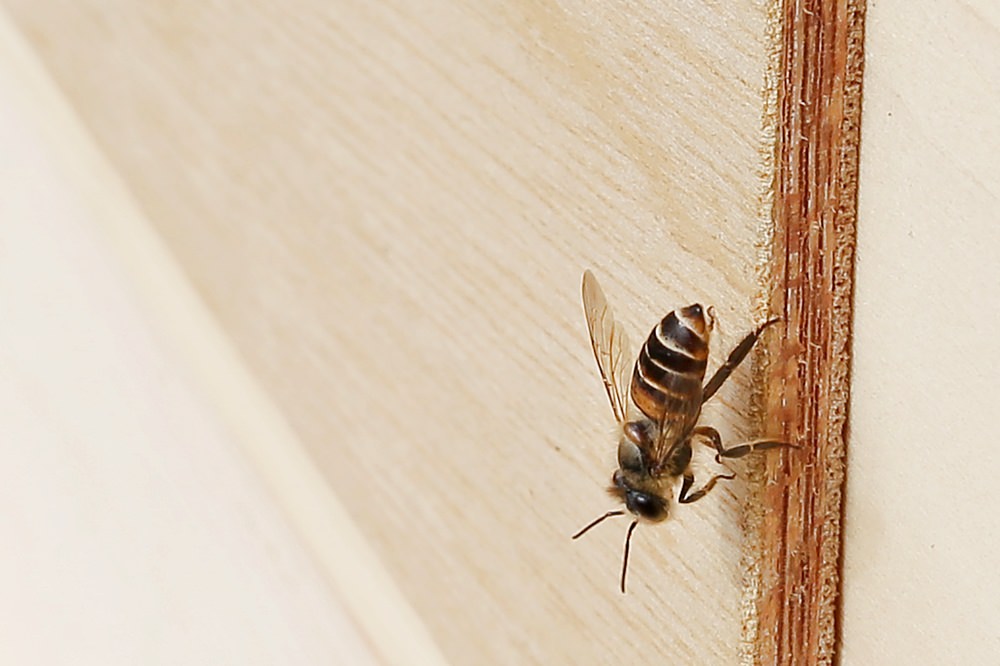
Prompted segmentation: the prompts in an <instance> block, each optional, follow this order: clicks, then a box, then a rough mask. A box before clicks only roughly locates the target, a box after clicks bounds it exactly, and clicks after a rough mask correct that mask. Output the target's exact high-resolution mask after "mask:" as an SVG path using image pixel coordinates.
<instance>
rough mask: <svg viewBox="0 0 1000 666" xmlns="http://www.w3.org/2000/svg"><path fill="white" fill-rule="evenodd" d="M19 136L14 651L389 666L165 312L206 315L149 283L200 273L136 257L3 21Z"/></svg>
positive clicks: (85, 144)
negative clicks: (111, 235) (117, 242)
mask: <svg viewBox="0 0 1000 666" xmlns="http://www.w3.org/2000/svg"><path fill="white" fill-rule="evenodd" d="M0 145H2V146H3V150H2V151H0V220H2V222H0V311H2V312H3V325H2V327H0V432H2V433H3V435H2V436H0V457H2V459H3V463H4V464H3V471H2V474H3V481H2V484H0V497H2V501H0V529H2V533H3V538H4V540H5V543H7V544H8V547H6V548H4V549H3V551H2V553H0V587H2V588H3V590H4V594H3V599H2V601H0V622H2V624H3V627H4V629H3V640H2V641H0V661H2V662H3V663H5V664H49V665H53V666H55V665H59V664H67V665H69V664H123V665H124V664H222V663H240V664H260V665H262V666H263V665H266V664H278V663H280V664H301V665H303V666H307V665H312V664H318V663H350V664H359V665H361V664H377V663H381V662H380V659H379V655H378V653H377V652H376V650H375V649H374V647H373V644H372V643H371V642H368V641H366V640H365V637H364V634H363V633H362V632H361V631H359V628H358V626H357V624H356V620H357V617H356V615H354V614H352V613H350V612H349V604H345V603H344V602H345V599H344V598H343V597H341V596H340V595H339V594H337V593H336V590H335V589H334V588H332V587H331V586H330V585H329V584H328V582H327V576H326V574H325V572H323V571H322V568H321V567H320V566H317V562H316V560H315V559H314V558H313V557H312V555H311V553H310V550H309V548H307V547H305V545H304V544H303V542H302V540H301V539H300V538H299V536H298V534H297V530H296V529H293V528H292V526H291V525H290V524H289V521H288V520H287V518H286V516H285V515H284V514H283V512H282V511H281V510H280V508H279V507H278V506H277V505H276V504H275V502H274V500H273V497H272V496H271V494H270V493H269V492H268V490H267V488H266V484H264V483H262V481H261V476H260V473H259V472H260V469H259V466H258V465H255V464H252V463H251V461H250V460H248V459H247V457H246V456H245V451H244V449H243V444H244V442H243V439H244V438H243V437H242V436H240V435H239V434H238V429H234V428H233V427H232V425H233V424H232V423H231V422H228V420H227V419H226V418H225V417H224V415H223V414H222V413H221V411H220V410H218V409H217V408H216V405H214V404H213V401H212V398H213V397H214V394H215V393H217V392H213V391H206V390H205V388H206V386H205V385H204V383H202V382H200V381H198V380H197V379H196V376H197V374H198V373H196V372H192V368H191V367H190V366H189V365H188V364H187V362H186V361H187V360H188V359H186V358H185V357H184V356H183V355H179V354H177V353H175V352H176V349H175V348H174V347H173V346H172V344H170V343H169V342H167V340H168V339H170V338H172V337H173V336H170V335H165V333H167V331H166V330H165V327H164V326H163V325H162V321H160V320H158V318H157V317H156V316H150V310H151V309H153V310H158V311H160V312H163V311H164V310H167V311H169V312H170V313H171V316H172V317H174V319H175V321H177V322H183V324H182V325H185V326H190V325H192V324H194V322H196V321H198V318H197V317H192V316H191V315H192V312H191V310H190V308H188V309H185V308H175V307H171V308H162V307H160V306H162V303H158V304H157V307H155V308H150V307H149V306H150V305H151V303H150V299H148V298H144V296H148V293H146V292H145V291H144V289H143V288H142V287H140V286H139V281H141V280H146V279H149V278H156V279H159V280H160V282H161V284H165V285H168V289H172V288H177V287H181V286H183V280H179V279H178V278H177V276H176V273H175V274H174V275H173V276H171V275H169V274H168V275H166V276H164V275H161V274H160V273H159V271H157V270H155V269H154V268H153V266H152V265H151V264H150V263H149V262H148V261H147V262H146V263H145V265H144V269H143V270H142V271H135V270H132V269H131V268H130V267H129V266H128V265H127V262H125V263H123V262H121V261H120V259H121V255H120V254H119V253H118V252H117V251H116V248H115V246H114V244H113V243H109V242H108V237H107V236H106V235H105V234H104V231H105V229H106V227H107V225H109V224H113V223H112V222H110V220H111V219H112V218H115V217H116V215H115V214H114V213H113V211H115V210H120V209H121V208H122V207H123V204H125V205H124V207H125V208H126V209H128V206H127V203H128V202H127V197H124V198H123V197H122V195H121V188H120V187H115V186H114V184H113V182H112V183H109V180H108V178H107V175H108V169H107V165H106V164H105V163H104V162H102V160H101V159H100V157H99V155H97V153H96V152H95V151H94V150H93V146H92V145H91V144H89V139H88V138H87V136H86V133H85V132H83V131H82V128H81V127H80V126H79V124H78V123H77V122H76V118H75V115H74V114H73V113H72V112H71V111H70V109H69V107H68V106H67V105H66V104H65V100H64V99H62V98H61V97H60V95H59V94H58V93H57V92H55V90H54V88H53V86H52V83H51V81H50V80H48V79H47V78H46V76H45V74H44V71H43V69H42V68H41V66H40V63H39V62H38V60H37V58H36V57H35V55H34V54H33V53H32V52H31V50H30V49H28V48H26V47H25V44H24V42H23V41H22V40H21V39H20V37H19V36H18V35H17V33H16V32H15V31H13V30H12V27H11V25H10V24H9V22H7V20H6V16H4V15H2V14H0ZM111 180H112V181H113V180H114V178H113V177H112V179H111ZM131 211H132V213H133V214H134V212H135V211H134V208H132V209H131ZM125 219H127V220H129V221H130V222H131V224H132V226H133V227H138V228H146V229H147V230H148V228H149V227H148V225H146V226H145V227H143V224H144V223H142V222H139V223H138V224H136V220H139V219H141V218H139V217H129V216H125ZM135 250H136V248H135V246H134V245H133V246H132V247H131V248H130V252H129V253H128V254H129V255H130V256H133V257H134V256H135V255H136V252H135ZM147 259H148V257H147ZM190 303H194V304H197V300H196V299H192V300H191V301H190ZM196 308H197V305H195V310H196ZM194 337H195V338H196V339H197V340H198V342H199V344H201V345H204V343H205V336H204V335H203V332H202V331H199V332H198V333H197V334H196V335H195V336H194ZM209 346H210V345H209ZM216 356H218V354H216ZM234 393H237V394H238V393H239V392H238V391H237V392H234V391H229V394H230V395H232V394H234ZM244 420H245V418H244ZM258 425H259V422H258ZM272 434H273V433H272ZM325 517H326V518H327V520H329V516H328V515H327V516H325ZM367 566H371V565H370V564H367ZM410 654H413V653H412V652H411V653H410Z"/></svg>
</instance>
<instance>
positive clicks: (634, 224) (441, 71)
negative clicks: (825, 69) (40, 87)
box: [5, 0, 774, 664]
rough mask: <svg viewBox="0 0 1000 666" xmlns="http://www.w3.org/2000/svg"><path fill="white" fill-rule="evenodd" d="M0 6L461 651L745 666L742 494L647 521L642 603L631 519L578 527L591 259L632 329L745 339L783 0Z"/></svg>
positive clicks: (727, 397) (718, 349) (425, 612)
mask: <svg viewBox="0 0 1000 666" xmlns="http://www.w3.org/2000/svg"><path fill="white" fill-rule="evenodd" d="M5 5H6V6H7V7H8V8H9V11H10V12H11V15H12V16H13V17H14V19H15V20H16V21H17V23H18V25H19V26H20V27H21V29H22V30H23V32H24V33H25V34H26V35H27V36H28V37H29V38H30V40H31V41H32V43H33V44H34V46H35V48H36V49H37V50H38V53H39V54H40V57H42V58H43V59H44V61H45V62H46V64H47V65H48V67H49V68H50V70H51V72H52V74H53V76H54V77H55V79H56V80H57V81H59V83H60V85H61V87H62V89H63V90H64V91H65V93H66V95H67V96H68V97H69V99H70V100H71V101H72V103H73V105H74V106H75V108H76V109H77V111H78V113H79V114H80V117H81V118H82V119H83V121H84V122H85V123H86V124H87V126H88V128H89V129H90V131H91V132H92V133H93V134H94V136H95V138H96V140H97V141H98V143H99V144H100V146H101V148H102V149H103V151H104V152H105V153H106V155H107V156H108V158H109V160H110V161H111V162H112V163H113V164H114V165H115V166H116V168H117V169H118V171H119V173H121V174H122V177H123V178H124V179H125V180H126V182H127V184H128V187H129V189H130V190H131V192H132V193H133V194H134V196H135V197H136V199H137V201H138V202H139V204H140V205H141V206H142V209H143V211H144V213H145V214H146V215H147V216H148V219H149V220H150V222H151V224H152V225H153V227H154V229H155V230H156V232H157V233H159V234H160V235H161V236H162V238H163V239H164V241H165V242H166V243H167V245H168V246H169V247H170V249H171V251H172V252H173V253H174V255H175V257H176V259H177V261H178V262H179V263H180V264H181V265H182V266H183V267H184V270H185V272H186V273H187V275H188V276H189V277H190V279H191V280H192V282H193V283H194V285H195V286H196V288H197V290H198V292H199V294H200V295H201V297H202V298H203V299H204V300H205V302H206V303H207V305H208V306H209V308H210V309H211V311H212V313H213V314H214V316H215V317H216V318H217V320H218V321H219V323H220V324H221V326H222V327H223V328H224V330H225V331H226V333H227V335H228V336H229V339H230V340H231V341H232V344H233V345H234V347H235V348H236V349H237V350H238V352H239V353H240V354H241V355H242V357H243V358H244V359H245V360H246V363H247V364H248V366H249V367H250V368H251V369H252V371H253V372H254V374H255V375H256V378H257V380H258V381H260V383H261V384H262V385H263V386H264V387H265V390H266V391H267V393H268V394H269V396H270V397H271V398H272V399H273V400H274V401H275V402H276V403H277V404H278V405H279V407H280V409H281V412H282V414H283V415H284V417H285V418H287V420H288V422H289V423H290V424H291V425H292V427H293V428H294V430H295V434H296V436H297V438H299V439H301V441H302V442H303V443H304V444H305V446H306V447H307V448H308V450H309V453H310V455H311V457H312V461H313V463H314V464H315V466H316V469H317V470H318V471H319V472H320V473H321V474H322V476H323V478H324V479H325V480H326V482H327V483H328V484H329V487H330V488H331V489H333V492H335V493H336V494H337V496H338V497H339V498H340V499H341V500H342V501H343V503H344V504H345V505H346V506H347V508H348V509H349V511H350V513H351V515H352V516H353V518H354V520H355V521H356V522H357V523H358V524H359V525H360V526H361V528H362V530H363V531H364V534H365V536H366V537H367V539H368V540H369V541H370V543H371V544H372V546H373V547H374V548H375V550H376V551H377V553H378V557H379V558H380V559H381V560H383V561H384V562H386V564H387V567H388V568H389V570H390V571H391V572H392V574H393V576H394V578H395V580H396V581H397V582H398V584H399V586H400V587H401V589H402V590H403V591H404V593H405V595H406V597H407V598H408V600H409V602H410V603H412V604H413V606H414V607H415V608H416V609H417V611H418V613H419V614H420V616H421V618H422V620H423V621H424V622H426V624H427V626H428V628H429V629H430V631H431V633H432V634H433V636H434V639H435V640H436V641H437V642H438V643H439V644H440V646H441V648H442V650H443V651H444V652H445V654H446V656H447V657H448V658H450V659H451V660H453V661H455V662H456V663H484V662H485V663H578V664H587V663H612V662H613V663H622V662H624V663H643V662H645V661H648V660H650V659H657V658H664V659H669V660H671V661H673V662H676V663H734V662H736V661H737V660H738V659H739V657H740V654H746V653H747V652H748V650H750V649H751V648H750V647H749V646H748V644H745V643H742V641H744V640H745V637H744V636H743V635H741V630H740V620H741V616H742V614H743V607H742V605H741V603H742V593H741V587H742V585H743V584H744V583H745V578H744V575H743V573H742V569H741V562H740V552H741V542H742V539H743V535H742V530H741V525H740V517H741V505H742V503H743V501H744V499H745V495H746V487H745V485H744V484H743V483H742V482H737V483H733V484H730V485H727V486H724V487H723V486H720V487H719V488H717V489H716V490H715V491H713V493H712V495H710V496H709V498H706V500H704V501H702V502H699V503H697V504H696V505H692V506H691V507H684V510H681V509H678V510H677V511H676V513H675V518H674V519H673V520H672V521H670V522H669V523H667V524H665V525H663V526H660V527H658V528H655V529H653V528H649V529H642V530H639V531H637V533H636V536H635V539H634V542H633V547H634V550H633V559H632V571H631V574H630V576H631V578H630V579H631V588H632V589H631V592H630V594H629V595H628V596H626V597H622V596H621V595H620V594H619V593H618V591H617V587H616V579H617V572H618V567H619V557H620V552H621V551H620V549H621V538H622V536H623V530H615V529H612V528H611V527H610V526H602V529H601V530H596V531H595V532H594V533H592V534H589V535H588V539H587V541H583V542H580V543H571V542H570V540H569V538H568V536H569V535H570V534H572V533H573V531H575V529H577V528H578V527H580V526H581V525H582V524H584V523H585V522H586V521H588V520H589V519H590V518H592V517H593V516H595V515H598V514H599V513H602V512H603V511H605V510H607V509H608V508H609V506H608V499H607V497H606V495H605V494H604V490H603V487H604V485H606V483H607V479H608V477H609V476H610V473H611V470H612V467H613V464H614V453H613V451H614V445H613V435H612V434H611V428H610V410H609V409H608V407H607V405H606V404H604V402H603V401H604V397H603V393H602V391H601V388H600V383H599V380H598V379H597V376H596V371H595V369H594V367H593V361H592V358H591V357H590V354H589V349H588V347H587V343H586V332H585V327H584V324H583V318H582V313H581V310H580V304H579V301H578V299H579V279H580V274H581V273H582V271H583V269H584V268H587V267H591V268H594V270H595V271H596V272H597V274H598V275H599V277H600V278H601V279H602V282H603V284H604V285H605V288H606V290H607V291H608V293H609V297H610V298H611V300H612V302H613V305H614V307H615V308H616V311H617V312H618V314H619V316H620V317H621V318H622V319H623V321H624V323H625V324H626V326H628V328H629V331H630V333H631V334H632V337H633V338H634V339H638V338H639V337H640V336H642V335H643V334H644V333H645V332H646V331H647V330H648V328H649V327H650V326H652V324H653V323H654V322H655V321H657V320H658V319H659V318H660V317H661V316H662V314H663V313H664V311H666V310H668V309H671V308H673V307H676V306H677V305H681V304H685V303H689V302H693V301H702V302H706V303H712V304H714V306H715V308H716V311H717V312H718V314H719V319H720V324H721V326H720V327H719V329H718V331H717V337H716V341H715V347H714V349H713V358H712V359H711V361H710V365H714V364H715V363H717V362H718V361H719V357H720V356H721V355H722V354H724V352H725V350H726V349H727V348H728V347H729V346H731V345H732V344H733V343H735V341H736V340H738V339H739V337H740V336H741V335H742V333H743V332H744V331H746V330H748V329H749V328H750V327H751V326H752V325H753V323H755V320H756V317H755V316H754V307H755V306H754V304H755V303H759V302H760V300H761V294H762V293H764V292H766V289H765V288H764V287H763V286H762V283H761V281H760V275H759V274H758V272H757V267H758V264H759V260H760V258H761V256H762V255H767V254H768V253H769V248H768V242H769V238H770V236H769V234H768V232H766V231H764V230H765V229H766V228H767V225H768V224H769V222H770V217H771V210H770V208H769V206H768V201H769V199H768V193H769V191H770V189H771V187H772V185H773V183H772V171H771V170H770V168H769V167H768V165H769V164H770V163H772V162H773V147H774V144H773V141H774V137H773V135H771V134H769V133H768V132H767V131H766V130H767V128H766V123H767V122H768V121H766V120H765V119H764V118H763V116H764V115H765V114H764V110H765V106H766V103H765V98H766V96H767V94H768V91H767V89H766V85H765V82H766V80H767V77H768V76H769V72H768V67H769V62H770V61H769V53H770V48H771V43H770V42H769V39H768V22H767V18H768V16H767V12H768V8H769V5H768V4H767V3H765V2H757V1H741V2H727V3H715V4H706V3H703V2H680V3H672V4H669V5H668V6H664V5H663V3H652V2H641V3H630V2H610V3H601V4H599V5H595V4H594V3H589V2H571V3H563V4H561V5H551V4H547V3H536V2H517V3H500V2H494V3H487V4H477V5H475V6H469V5H467V4H465V3H457V2H449V1H447V0H436V1H434V2H430V3H423V4H422V5H421V7H420V8H419V10H418V9H416V8H414V7H411V6H410V5H409V4H408V3H402V2H386V3H378V4H372V3H362V2H342V3H338V4H336V5H330V4H329V3H322V2H318V1H316V2H308V1H302V2H297V3H294V9H290V5H288V4H287V3H278V2H274V1H271V0H256V1H255V2H253V3H252V6H250V5H246V4H243V3H240V4H236V3H231V4H227V3H217V4H211V5H205V6H199V7H198V8H197V9H194V8H191V7H188V6H178V5H176V4H175V3H168V2H147V3H142V4H141V5H139V4H136V3H131V2H125V1H123V0H111V1H110V2H109V1H107V0H104V1H102V2H95V1H91V2H57V1H51V2H49V1H46V2H36V1H32V2H27V1H25V0H6V1H5ZM69 26H71V29H70V28H69ZM762 125H763V126H762ZM750 377H751V373H750V369H749V367H748V368H743V369H741V371H740V372H739V373H737V375H735V376H734V378H733V380H732V381H731V383H730V384H727V386H726V387H724V389H723V391H722V392H720V394H719V396H718V400H717V401H715V402H714V403H713V404H711V405H710V406H709V408H708V409H707V410H706V414H705V420H706V422H710V423H712V424H714V425H718V426H719V427H720V428H721V429H722V431H723V435H724V437H725V438H726V440H727V441H733V442H735V441H736V440H739V439H745V438H749V437H751V436H753V435H754V434H756V433H755V432H754V425H753V420H752V419H751V418H749V417H748V411H749V410H748V407H747V405H748V403H749V402H750V397H751V392H750V389H749V386H750V383H751V381H750ZM706 464H710V461H706ZM287 485H288V487H286V488H285V489H284V490H282V489H281V488H277V489H276V491H275V492H277V493H278V494H279V495H280V494H281V493H282V492H285V493H290V494H291V493H294V488H293V487H292V486H293V485H294V484H292V483H290V482H289V483H288V484H287ZM359 612H363V611H359ZM377 620H378V618H376V617H366V618H363V619H362V620H361V624H362V625H363V626H373V623H375V622H377ZM637 638H641V639H639V640H637Z"/></svg>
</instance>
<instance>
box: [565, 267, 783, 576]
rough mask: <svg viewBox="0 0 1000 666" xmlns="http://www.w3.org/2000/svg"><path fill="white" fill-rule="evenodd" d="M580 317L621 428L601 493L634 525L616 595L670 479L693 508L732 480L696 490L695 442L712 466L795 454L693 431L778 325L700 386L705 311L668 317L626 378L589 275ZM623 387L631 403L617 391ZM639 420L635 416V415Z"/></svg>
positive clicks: (663, 502) (710, 320) (692, 309)
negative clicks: (637, 535)
mask: <svg viewBox="0 0 1000 666" xmlns="http://www.w3.org/2000/svg"><path fill="white" fill-rule="evenodd" d="M583 310H584V313H585V315H586V318H587V328H588V330H589V332H590V344H591V347H593V350H594V358H595V359H596V360H597V369H598V370H599V371H600V373H601V379H602V380H603V381H604V390H605V391H606V392H607V394H608V400H609V401H610V402H611V410H612V411H613V412H614V416H615V420H616V421H617V423H618V427H619V428H620V429H621V435H620V438H619V441H618V469H617V470H616V471H615V473H614V475H613V476H612V477H611V483H612V485H611V487H610V488H608V492H609V493H610V494H611V495H612V496H613V497H614V498H616V499H618V500H620V501H622V502H624V503H625V509H627V510H628V512H629V513H631V514H632V515H633V516H635V519H634V520H633V521H632V524H631V525H630V526H629V528H628V532H627V533H626V535H625V554H624V556H623V558H622V573H621V591H622V593H623V594H624V593H625V574H626V572H627V570H628V551H629V543H630V541H631V539H632V532H633V531H634V530H635V528H636V526H637V525H638V524H639V521H640V520H641V521H644V522H648V523H659V522H662V521H663V520H665V519H666V518H667V516H668V514H669V512H670V497H671V494H672V493H671V491H672V489H673V487H674V484H675V482H676V479H678V478H680V479H681V490H680V494H679V495H678V497H677V501H678V502H679V503H680V504H690V503H691V502H696V501H698V500H700V499H701V498H702V497H704V496H705V495H707V494H708V493H709V491H711V490H712V488H714V487H715V484H716V483H717V482H718V481H720V480H722V479H727V480H731V479H734V478H735V476H736V475H735V474H717V475H715V476H713V477H712V478H711V479H709V480H708V482H707V483H705V484H704V485H702V486H701V487H700V488H698V489H697V490H694V491H693V492H692V488H693V487H694V474H693V472H692V470H691V454H692V451H691V447H692V443H693V442H695V441H700V442H702V443H704V444H706V445H710V446H712V447H713V448H714V449H715V452H716V453H715V460H716V462H718V463H720V464H722V459H723V458H741V457H743V456H745V455H747V454H748V453H750V452H752V451H762V450H766V449H773V448H778V447H790V448H797V447H795V446H794V445H792V444H788V443H787V442H780V441H777V440H772V439H760V440H755V441H750V442H745V443H743V444H739V445H737V446H733V447H730V448H726V447H724V446H723V444H722V437H721V436H720V435H719V431H718V430H716V429H715V428H712V427H711V426H699V425H698V417H699V416H700V415H701V407H702V405H703V404H704V403H705V401H707V400H708V399H709V398H711V397H712V396H713V395H715V392H716V391H718V390H719V388H720V387H721V386H722V385H723V384H724V383H725V381H726V380H727V379H728V378H729V376H730V375H731V374H732V372H733V370H735V369H736V368H737V367H738V366H739V365H740V363H741V362H742V361H743V359H745V358H746V356H747V354H749V353H750V350H751V349H753V346H754V344H756V342H757V340H758V339H759V338H760V336H761V334H762V333H763V332H764V330H765V329H767V328H768V327H769V326H772V325H773V324H775V323H777V322H778V321H779V320H778V318H774V319H769V320H767V321H765V322H764V323H763V324H761V325H759V326H758V327H757V328H756V329H754V330H753V331H752V332H751V333H749V334H747V336H746V337H744V338H743V340H742V341H741V342H740V343H739V344H738V345H736V348H735V349H733V351H732V352H731V353H730V354H729V357H728V358H727V359H726V361H725V363H723V364H722V365H721V366H720V367H719V369H718V370H716V371H715V373H714V374H713V375H712V377H711V379H709V380H708V382H707V383H704V384H703V381H704V379H705V369H706V368H707V366H708V344H709V338H710V337H711V333H712V328H713V326H714V324H715V316H714V312H713V310H712V308H704V307H702V306H701V305H700V304H698V303H695V304H693V305H689V306H687V307H684V308H679V309H677V310H674V311H672V312H669V313H668V314H667V315H666V316H665V317H664V318H663V319H662V320H661V321H660V323H659V324H657V325H656V326H655V327H654V328H653V330H652V331H650V333H649V336H648V337H647V338H646V341H645V342H644V343H643V345H642V349H640V350H639V355H638V357H637V358H636V360H635V364H634V366H633V367H632V374H631V381H630V380H629V379H630V378H629V376H628V375H627V374H626V373H627V371H628V366H627V359H628V358H630V357H629V356H627V354H628V351H629V344H628V339H627V338H626V335H625V332H624V331H623V330H622V327H621V325H620V324H619V323H618V322H617V321H615V318H614V315H613V314H612V313H611V309H610V308H609V307H608V301H607V298H606V297H605V296H604V291H603V290H602V289H601V286H600V285H599V284H598V282H597V278H596V277H594V274H593V273H591V272H590V271H589V270H588V271H584V273H583ZM626 386H628V387H629V396H630V397H631V404H630V403H629V402H628V401H627V400H626V396H625V392H624V389H625V387H626ZM636 411H637V412H638V413H635V412H636ZM622 515H625V511H624V510H621V509H618V510H614V511H608V512H607V513H605V514H604V515H603V516H601V517H599V518H597V519H596V520H594V521H592V522H591V523H590V524H588V525H587V526H586V527H584V528H583V529H582V530H580V531H579V532H577V533H576V534H574V535H573V539H578V538H579V537H581V536H583V535H584V534H585V533H586V532H587V531H588V530H590V529H591V528H592V527H594V526H596V525H597V524H599V523H601V522H602V521H604V520H606V519H608V518H611V517H612V516H622Z"/></svg>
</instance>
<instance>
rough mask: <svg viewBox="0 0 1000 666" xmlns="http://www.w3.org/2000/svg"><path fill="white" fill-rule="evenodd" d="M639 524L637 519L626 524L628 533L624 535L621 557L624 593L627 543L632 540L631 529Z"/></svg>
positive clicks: (626, 569)
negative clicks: (623, 551)
mask: <svg viewBox="0 0 1000 666" xmlns="http://www.w3.org/2000/svg"><path fill="white" fill-rule="evenodd" d="M638 524H639V521H638V520H633V521H632V524H631V525H629V526H628V533H627V534H626V535H625V556H624V557H622V594H625V572H627V571H628V545H629V544H630V543H631V542H632V531H633V530H634V529H635V526H636V525H638Z"/></svg>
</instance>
